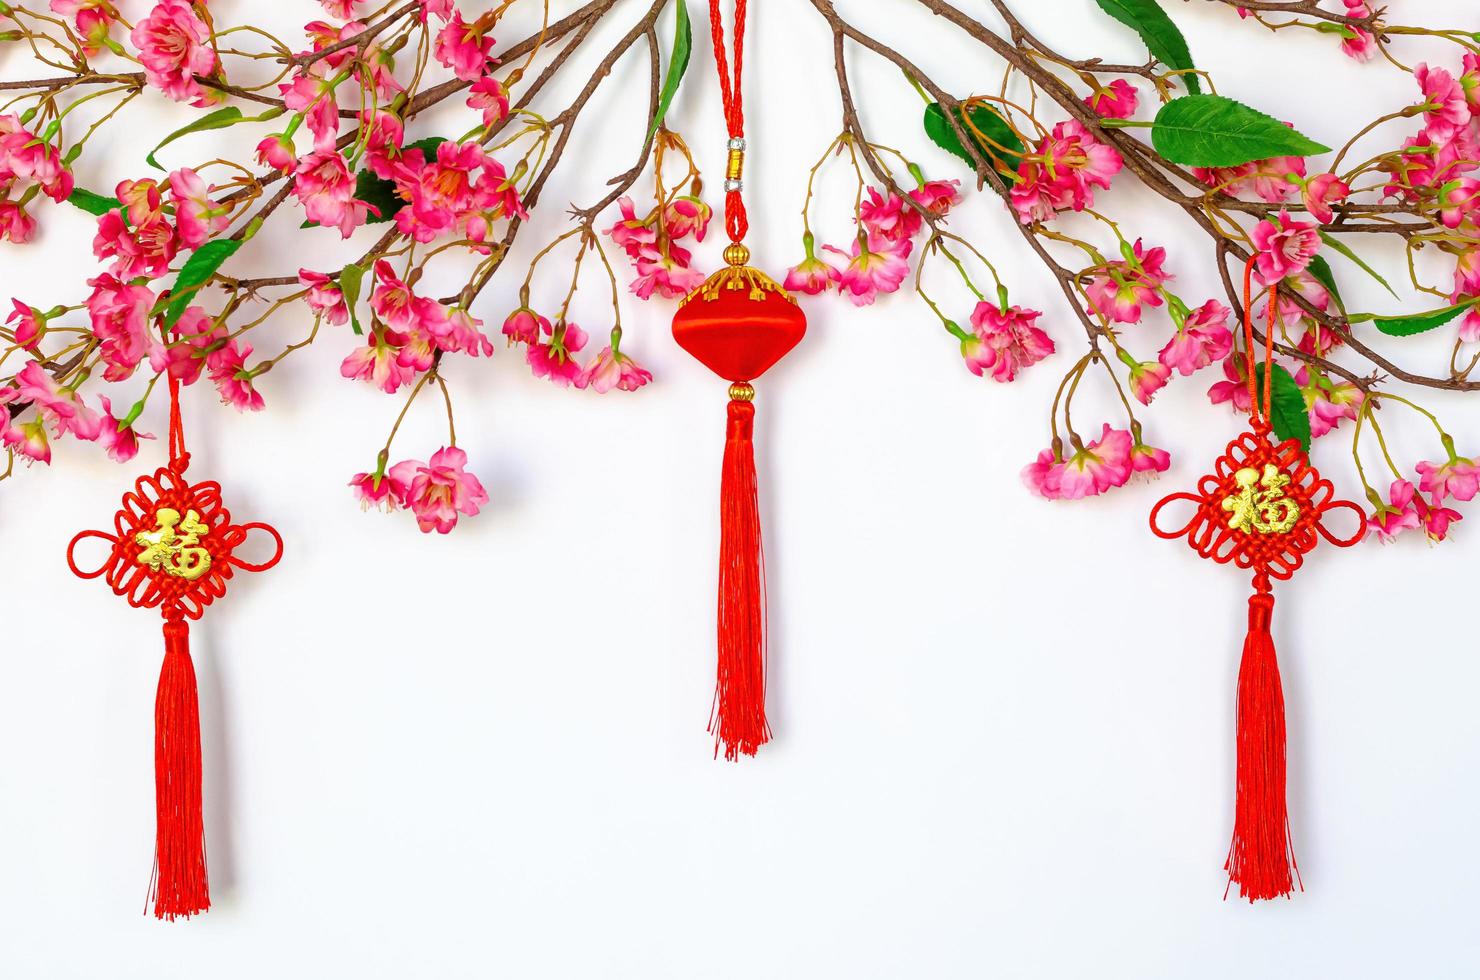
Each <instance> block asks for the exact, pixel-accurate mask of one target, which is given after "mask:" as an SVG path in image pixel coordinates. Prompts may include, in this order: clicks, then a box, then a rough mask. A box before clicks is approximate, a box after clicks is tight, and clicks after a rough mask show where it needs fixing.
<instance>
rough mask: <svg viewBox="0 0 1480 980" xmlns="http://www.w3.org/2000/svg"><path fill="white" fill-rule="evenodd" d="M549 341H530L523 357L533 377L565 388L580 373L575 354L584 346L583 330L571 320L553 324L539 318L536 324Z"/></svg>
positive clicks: (584, 334)
mask: <svg viewBox="0 0 1480 980" xmlns="http://www.w3.org/2000/svg"><path fill="white" fill-rule="evenodd" d="M540 325H541V327H542V329H543V330H544V332H545V334H546V335H547V336H548V337H549V338H550V339H549V340H546V341H542V342H540V343H534V344H530V345H529V347H528V348H527V349H526V350H525V353H524V356H525V359H526V360H527V361H528V362H529V368H530V370H531V371H533V372H534V376H535V377H536V378H549V379H550V380H551V381H552V382H554V383H555V384H557V385H559V386H560V387H562V388H569V387H570V386H571V384H573V383H574V382H575V380H576V379H577V378H579V377H580V376H581V365H579V364H577V363H576V359H575V355H576V353H577V352H578V351H580V349H581V348H582V347H585V346H586V331H584V330H582V329H581V328H580V327H578V326H577V325H576V324H574V323H557V324H554V325H553V326H552V325H551V324H550V323H549V321H547V320H544V318H541V323H540Z"/></svg>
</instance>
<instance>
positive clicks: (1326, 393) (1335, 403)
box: [1295, 365, 1366, 439]
mask: <svg viewBox="0 0 1480 980" xmlns="http://www.w3.org/2000/svg"><path fill="white" fill-rule="evenodd" d="M1295 383H1296V384H1297V385H1299V386H1300V393H1301V394H1302V395H1304V396H1305V408H1306V413H1307V414H1308V415H1309V416H1310V435H1311V438H1312V439H1318V438H1320V437H1321V436H1323V435H1325V434H1326V433H1328V432H1330V431H1331V430H1333V429H1335V428H1336V427H1337V426H1338V425H1340V424H1341V420H1342V419H1352V420H1353V421H1355V420H1356V417H1357V410H1358V409H1360V408H1361V407H1362V402H1363V401H1364V400H1365V399H1366V395H1365V394H1364V393H1363V391H1362V389H1360V388H1358V387H1357V386H1356V385H1354V384H1352V383H1351V382H1350V381H1343V382H1341V383H1340V384H1337V383H1336V382H1333V381H1332V380H1331V379H1330V378H1328V377H1327V376H1325V375H1324V374H1321V373H1320V372H1312V371H1311V370H1310V368H1309V367H1308V366H1304V365H1302V366H1301V368H1300V370H1298V371H1296V372H1295Z"/></svg>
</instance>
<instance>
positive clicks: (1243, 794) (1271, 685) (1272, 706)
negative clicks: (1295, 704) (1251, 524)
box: [1225, 591, 1303, 902]
mask: <svg viewBox="0 0 1480 980" xmlns="http://www.w3.org/2000/svg"><path fill="white" fill-rule="evenodd" d="M1273 611H1274V596H1272V595H1270V594H1269V593H1268V592H1263V591H1261V592H1257V593H1255V594H1254V595H1253V596H1252V597H1251V598H1250V599H1249V635H1248V637H1247V638H1246V639H1245V640H1244V653H1243V659H1242V661H1241V663H1240V664H1239V671H1238V789H1237V794H1236V801H1235V804H1234V821H1233V844H1232V846H1230V848H1229V850H1228V863H1227V865H1226V866H1225V867H1226V868H1227V869H1228V880H1229V885H1230V887H1232V885H1234V884H1237V885H1238V886H1239V893H1240V894H1241V895H1242V896H1243V897H1244V898H1247V899H1248V900H1249V901H1251V902H1252V901H1255V900H1256V899H1267V898H1279V897H1288V896H1289V895H1290V893H1291V892H1292V891H1294V886H1295V884H1296V883H1298V882H1299V880H1300V878H1299V875H1300V871H1299V869H1298V868H1297V867H1296V866H1295V852H1294V849H1293V847H1292V845H1291V843H1290V818H1289V815H1288V813H1287V812H1286V809H1285V694H1284V691H1283V689H1282V688H1281V686H1280V665H1279V661H1278V660H1277V659H1276V657H1275V650H1274V638H1273V637H1272V636H1271V635H1270V632H1269V620H1270V614H1271V613H1272V612H1273ZM1292 869H1293V870H1294V878H1293V879H1292V877H1291V871H1292ZM1302 889H1303V886H1302Z"/></svg>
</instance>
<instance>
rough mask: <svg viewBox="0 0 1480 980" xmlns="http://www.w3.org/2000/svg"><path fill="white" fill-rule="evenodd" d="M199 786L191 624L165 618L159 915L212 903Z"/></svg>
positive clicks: (158, 782) (157, 774)
mask: <svg viewBox="0 0 1480 980" xmlns="http://www.w3.org/2000/svg"><path fill="white" fill-rule="evenodd" d="M200 786H201V775H200V704H199V699H198V696H197V694H196V688H195V665H194V664H192V663H191V661H190V628H189V627H188V626H187V625H186V623H185V621H184V620H183V619H171V620H167V621H166V622H165V624H164V666H163V667H162V668H161V669H160V672H159V692H158V694H157V695H156V696H155V699H154V799H155V809H156V817H157V824H156V836H155V843H154V876H153V880H152V881H151V882H150V888H149V892H150V896H149V897H150V899H151V900H152V901H153V902H154V914H155V916H156V917H157V918H160V919H172V920H173V919H175V918H178V917H187V918H188V917H189V916H192V915H195V914H197V913H199V912H204V911H206V910H207V909H209V908H210V907H211V893H210V885H209V883H208V882H207V880H206V835H205V823H204V820H203V818H202V814H201V790H200Z"/></svg>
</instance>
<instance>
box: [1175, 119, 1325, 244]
mask: <svg viewBox="0 0 1480 980" xmlns="http://www.w3.org/2000/svg"><path fill="white" fill-rule="evenodd" d="M1285 125H1287V126H1288V125H1289V123H1286V124H1285ZM1192 173H1193V176H1195V177H1197V179H1198V180H1201V181H1202V182H1203V183H1205V184H1207V185H1208V186H1209V187H1212V188H1214V189H1215V190H1218V191H1221V192H1222V193H1225V194H1229V195H1232V196H1234V197H1237V196H1239V195H1241V194H1253V195H1254V196H1256V197H1259V198H1260V199H1262V200H1264V201H1267V202H1268V203H1270V204H1284V203H1285V202H1287V201H1289V200H1290V199H1291V198H1292V197H1294V196H1295V195H1296V194H1297V193H1298V194H1299V196H1300V201H1301V203H1302V204H1303V205H1304V206H1305V209H1306V210H1307V211H1308V212H1310V215H1311V217H1313V218H1315V219H1316V221H1318V222H1320V223H1321V224H1327V223H1329V222H1330V221H1331V219H1332V218H1334V217H1335V216H1336V212H1335V211H1334V208H1335V207H1336V205H1338V204H1341V203H1343V202H1345V201H1346V199H1347V198H1348V197H1349V196H1350V195H1351V187H1349V186H1348V185H1347V183H1346V182H1345V181H1343V180H1341V179H1340V178H1338V177H1337V176H1336V175H1335V174H1330V173H1323V174H1317V175H1316V176H1314V177H1306V175H1305V158H1304V157H1296V156H1287V157H1271V158H1269V159H1268V160H1254V161H1251V162H1249V163H1244V164H1240V165H1239V166H1237V167H1193V168H1192Z"/></svg>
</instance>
